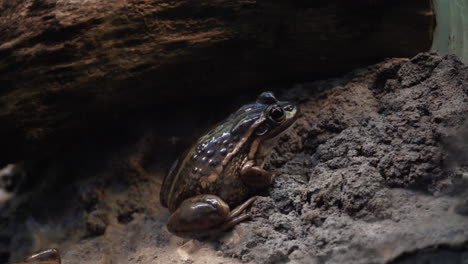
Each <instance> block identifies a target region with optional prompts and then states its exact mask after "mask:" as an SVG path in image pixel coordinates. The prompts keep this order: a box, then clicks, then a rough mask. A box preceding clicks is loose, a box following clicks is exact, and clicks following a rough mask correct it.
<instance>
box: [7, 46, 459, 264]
mask: <svg viewBox="0 0 468 264" xmlns="http://www.w3.org/2000/svg"><path fill="white" fill-rule="evenodd" d="M277 96H278V97H279V98H281V99H289V100H295V101H297V102H298V103H299V105H300V107H301V111H302V116H301V117H300V118H299V120H298V121H297V122H296V124H295V125H294V126H293V128H292V129H291V130H290V131H288V133H287V134H286V135H284V136H283V137H282V138H281V139H280V142H279V144H278V146H277V147H276V148H275V149H274V150H273V152H272V154H271V155H270V157H269V160H268V162H267V167H268V168H269V169H270V170H274V171H275V172H276V174H277V175H278V177H277V178H276V179H275V181H274V184H273V185H272V186H271V188H269V190H268V191H267V192H265V193H262V194H260V195H261V198H260V199H259V200H258V201H256V202H255V203H254V205H253V206H252V208H251V209H250V212H251V213H252V215H253V217H252V219H251V220H250V221H246V222H244V223H241V224H240V225H238V226H236V227H235V228H234V229H233V230H232V231H229V232H227V233H226V234H225V235H224V236H223V237H221V238H218V239H213V240H210V241H201V242H200V241H193V240H186V239H180V238H177V237H175V236H173V235H171V234H170V233H168V232H167V230H166V228H165V226H164V223H165V221H166V219H167V217H168V214H169V213H168V212H167V210H166V209H165V208H162V207H161V206H160V205H159V201H158V197H159V195H158V194H159V188H160V184H161V181H162V177H163V176H164V175H165V173H166V171H167V169H168V168H169V166H170V163H171V161H172V160H174V159H175V157H176V154H177V153H179V152H181V151H182V150H183V149H184V148H185V147H186V146H187V145H188V144H190V143H191V142H193V140H195V138H196V137H197V136H199V135H200V134H201V133H202V132H203V130H204V128H207V127H209V125H210V124H213V123H215V122H216V121H218V120H221V119H223V117H225V116H226V115H227V114H228V112H229V111H231V110H233V109H235V108H236V106H239V105H241V104H244V103H245V102H246V98H247V99H249V100H252V99H254V96H252V97H250V98H249V97H248V96H242V97H239V98H235V99H232V98H223V97H220V98H218V100H222V99H226V100H225V101H224V102H222V103H221V104H222V105H221V106H222V107H221V106H219V109H224V110H218V111H212V109H210V108H207V109H203V110H201V111H200V112H197V111H193V112H192V113H191V114H190V113H188V114H187V113H185V114H183V115H181V114H178V113H173V112H170V111H169V110H168V111H167V113H165V114H167V115H169V116H171V115H172V116H171V117H173V118H170V119H169V120H167V115H164V114H160V115H157V114H156V115H152V114H151V115H150V117H151V119H146V118H141V119H138V120H134V121H133V123H125V124H120V126H115V127H111V128H109V130H105V131H98V132H96V133H97V134H96V135H95V137H93V138H80V139H77V140H78V141H79V142H80V146H79V147H78V146H76V147H75V148H72V149H69V152H67V153H66V154H63V155H61V156H60V157H54V159H50V158H49V159H44V160H41V161H38V162H36V163H34V164H30V165H27V164H26V165H25V167H26V170H28V174H29V176H28V178H29V180H28V181H27V182H25V183H24V185H23V186H22V187H21V188H19V191H18V195H17V196H16V197H15V198H14V199H13V200H12V201H11V202H10V203H9V204H7V205H6V206H5V207H4V208H3V209H2V210H1V211H0V213H1V214H0V220H1V222H0V223H1V225H2V229H0V256H1V257H2V258H3V260H6V259H7V258H9V259H10V260H11V261H13V260H18V259H21V258H22V257H23V256H24V255H26V254H28V253H29V252H31V251H34V250H38V249H40V248H43V247H51V246H55V247H58V248H59V249H60V250H61V252H62V255H63V263H65V264H71V263H240V262H251V263H431V264H432V263H460V264H461V263H464V262H463V261H466V260H467V259H468V202H467V200H466V197H467V196H468V188H467V187H468V163H467V162H468V159H467V157H468V141H467V138H468V137H467V135H468V120H467V119H468V115H467V114H468V67H467V66H466V65H464V64H462V63H461V62H460V61H459V60H458V59H457V58H455V57H453V56H446V57H440V56H438V55H434V54H427V53H422V54H419V55H417V56H416V57H414V58H412V59H410V60H408V59H389V60H386V61H384V62H382V63H379V64H377V65H374V66H370V67H365V68H360V69H358V70H355V71H353V72H351V73H349V74H347V75H345V76H343V77H340V78H334V79H328V80H323V81H316V82H312V83H303V84H298V85H295V86H294V87H291V88H287V89H283V90H282V93H277ZM158 113H160V112H158ZM175 120H177V121H175ZM194 127H198V129H195V128H194ZM116 131H118V133H117V132H116ZM174 131H176V132H175V133H174ZM113 132H115V134H113Z"/></svg>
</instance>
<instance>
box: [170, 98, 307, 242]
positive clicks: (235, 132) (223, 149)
mask: <svg viewBox="0 0 468 264" xmlns="http://www.w3.org/2000/svg"><path fill="white" fill-rule="evenodd" d="M297 116H298V108H297V106H295V105H293V104H291V103H288V102H282V101H278V100H277V99H276V98H275V96H274V95H273V93H271V92H264V93H262V94H260V96H259V97H258V99H257V101H256V102H255V103H253V104H249V105H245V106H243V107H241V108H240V109H239V110H237V112H235V113H234V114H232V115H231V116H230V117H228V118H227V119H226V120H225V121H223V122H221V123H220V124H219V125H218V126H217V127H215V128H214V129H212V130H211V131H209V132H208V133H207V134H206V135H204V136H202V137H201V138H200V139H199V140H198V141H197V142H196V143H195V144H194V145H193V146H192V147H191V148H190V149H189V150H188V151H187V152H186V153H185V154H184V155H183V156H182V157H180V159H179V160H177V161H176V162H175V163H174V165H173V166H172V168H171V170H170V172H169V174H168V175H167V176H166V178H165V179H164V183H163V185H162V188H161V203H162V205H164V206H165V207H168V208H169V211H170V212H171V213H172V214H171V216H170V217H169V220H168V222H167V229H168V230H169V231H170V232H172V233H173V234H176V235H178V236H181V237H205V236H211V235H216V234H218V233H220V232H221V231H224V230H227V229H229V228H231V227H233V226H234V225H236V224H238V223H239V222H241V221H243V220H245V219H247V218H249V217H250V216H249V215H248V214H246V213H243V211H244V210H245V209H246V208H247V207H248V206H249V205H250V204H251V203H252V202H253V201H254V200H255V197H254V195H255V193H256V192H258V191H259V190H261V189H263V188H265V187H267V186H268V185H269V184H270V183H271V182H272V178H273V174H272V173H270V172H268V171H266V170H264V169H263V168H262V167H263V163H264V159H265V157H266V155H267V153H268V152H269V150H270V149H271V148H272V147H273V146H274V144H275V142H276V140H275V139H276V138H278V136H279V135H280V134H281V133H282V132H284V131H285V130H286V129H287V128H288V127H290V126H291V125H292V124H293V123H294V121H295V120H296V119H297ZM235 206H237V207H235ZM233 207H235V209H233V210H231V209H230V208H233Z"/></svg>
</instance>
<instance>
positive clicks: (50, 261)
mask: <svg viewBox="0 0 468 264" xmlns="http://www.w3.org/2000/svg"><path fill="white" fill-rule="evenodd" d="M60 263H61V260H60V254H59V252H58V250H57V249H55V248H49V249H45V250H42V251H39V252H37V253H34V254H32V255H31V256H29V257H27V258H26V259H25V260H24V261H23V262H16V263H12V264H60Z"/></svg>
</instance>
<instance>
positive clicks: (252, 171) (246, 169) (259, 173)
mask: <svg viewBox="0 0 468 264" xmlns="http://www.w3.org/2000/svg"><path fill="white" fill-rule="evenodd" d="M240 175H241V178H242V181H243V182H244V183H245V184H246V185H248V186H250V187H253V188H256V189H263V188H266V187H268V186H270V185H271V183H272V181H273V178H274V175H273V173H271V172H269V171H266V170H264V169H262V168H260V167H258V166H255V163H254V162H253V161H247V162H246V163H245V164H244V166H242V170H241V174H240Z"/></svg>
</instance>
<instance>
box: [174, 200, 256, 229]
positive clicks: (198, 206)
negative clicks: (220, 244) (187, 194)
mask: <svg viewBox="0 0 468 264" xmlns="http://www.w3.org/2000/svg"><path fill="white" fill-rule="evenodd" d="M255 200H256V197H252V198H250V199H249V200H247V201H246V202H244V203H243V204H241V205H239V206H238V207H236V208H235V209H234V210H232V211H230V209H229V205H228V204H226V203H225V202H224V201H223V200H222V199H221V198H219V197H218V196H216V195H207V194H206V195H198V196H195V197H192V198H189V199H187V200H185V201H183V202H182V204H181V205H180V207H179V208H177V210H176V211H175V212H174V213H173V214H172V215H171V216H170V217H169V220H168V221H167V229H168V230H169V232H171V233H173V234H175V235H177V236H181V237H191V238H193V237H209V236H214V235H217V234H219V233H221V232H223V231H226V230H228V229H229V228H232V227H233V226H235V225H237V224H238V223H240V222H242V221H244V220H246V219H248V218H249V217H250V215H248V214H241V213H242V212H243V211H244V210H245V209H246V208H247V207H248V206H249V205H250V204H252V203H253V202H254V201H255Z"/></svg>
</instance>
